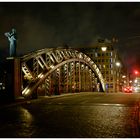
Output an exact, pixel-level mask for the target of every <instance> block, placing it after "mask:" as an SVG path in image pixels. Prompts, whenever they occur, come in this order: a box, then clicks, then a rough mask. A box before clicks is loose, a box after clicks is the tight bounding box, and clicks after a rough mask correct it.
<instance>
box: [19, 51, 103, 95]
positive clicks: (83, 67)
mask: <svg viewBox="0 0 140 140" xmlns="http://www.w3.org/2000/svg"><path fill="white" fill-rule="evenodd" d="M20 65H21V66H20V67H21V74H20V75H21V92H22V96H24V97H31V96H32V95H33V94H36V93H37V94H38V95H54V94H62V93H72V92H84V91H93V90H94V89H93V87H95V86H96V85H97V84H99V85H100V90H101V91H105V82H104V79H103V76H102V74H101V72H100V70H99V68H98V67H97V65H96V64H95V63H94V62H93V60H91V58H90V57H88V56H87V55H85V54H84V53H82V52H79V51H77V50H75V49H63V48H57V49H56V48H55V49H48V48H46V49H42V50H38V51H36V52H33V53H29V54H28V55H24V56H22V57H21V58H20Z"/></svg>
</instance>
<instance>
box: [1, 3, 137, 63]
mask: <svg viewBox="0 0 140 140" xmlns="http://www.w3.org/2000/svg"><path fill="white" fill-rule="evenodd" d="M139 7H140V3H139V2H120V3H119V2H98V3H97V2H73V3H72V2H27V3H26V2H5V3H4V2H1V3H0V19H1V22H0V48H1V50H4V49H5V48H8V41H7V39H6V37H5V36H4V32H7V31H10V30H11V28H12V27H15V28H16V29H17V33H18V49H17V51H18V54H21V53H27V52H30V51H34V50H37V49H41V48H45V47H57V46H60V45H62V44H64V43H65V44H69V45H71V46H73V47H85V46H89V45H91V44H94V42H95V41H96V40H97V39H98V38H99V37H103V38H108V39H112V38H113V37H114V36H115V37H117V38H118V40H119V43H118V44H116V47H117V49H118V50H119V51H120V53H121V54H122V56H123V57H124V58H125V61H127V62H126V64H127V63H128V64H130V63H131V64H134V65H135V64H136V65H138V62H139V61H138V60H140V58H139V52H140V48H139V46H140V41H139V40H140V38H138V37H137V38H135V39H134V38H131V37H133V36H139V35H140V32H139V31H140V26H139V25H140V8H139ZM130 38H131V39H130ZM6 55H7V54H6ZM130 55H131V58H132V59H131V60H129V59H128V58H129V56H130Z"/></svg>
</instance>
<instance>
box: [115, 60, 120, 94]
mask: <svg viewBox="0 0 140 140" xmlns="http://www.w3.org/2000/svg"><path fill="white" fill-rule="evenodd" d="M120 66H121V63H120V62H119V61H117V62H116V67H117V69H116V81H115V82H116V91H117V92H118V91H119V90H120V69H119V68H120Z"/></svg>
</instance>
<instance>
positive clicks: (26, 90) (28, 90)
mask: <svg viewBox="0 0 140 140" xmlns="http://www.w3.org/2000/svg"><path fill="white" fill-rule="evenodd" d="M29 92H30V89H28V88H25V89H24V90H23V92H22V94H25V95H27V94H28V93H29Z"/></svg>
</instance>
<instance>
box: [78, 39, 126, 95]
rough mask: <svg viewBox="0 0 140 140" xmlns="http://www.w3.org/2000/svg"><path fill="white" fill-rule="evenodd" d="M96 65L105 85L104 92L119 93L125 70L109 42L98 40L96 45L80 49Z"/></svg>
mask: <svg viewBox="0 0 140 140" xmlns="http://www.w3.org/2000/svg"><path fill="white" fill-rule="evenodd" d="M80 50H81V51H82V52H83V53H85V54H87V55H88V56H89V57H90V58H91V59H93V61H94V62H95V63H96V64H97V65H98V67H99V69H100V70H101V72H102V74H103V77H104V79H105V83H106V92H108V93H112V92H121V91H122V87H123V79H122V77H123V75H124V74H125V68H124V65H123V62H122V61H121V58H120V56H119V54H118V52H117V50H116V49H115V48H114V47H113V43H112V42H111V41H109V40H98V42H97V44H95V45H94V46H91V47H88V48H81V49H80Z"/></svg>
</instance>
